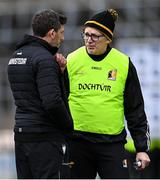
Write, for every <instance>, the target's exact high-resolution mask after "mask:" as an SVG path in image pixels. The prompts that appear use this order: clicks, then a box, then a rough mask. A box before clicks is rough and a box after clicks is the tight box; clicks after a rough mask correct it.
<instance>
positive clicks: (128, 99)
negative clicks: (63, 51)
mask: <svg viewBox="0 0 160 180" xmlns="http://www.w3.org/2000/svg"><path fill="white" fill-rule="evenodd" d="M110 50H111V48H110V47H109V46H108V48H107V51H106V52H105V53H104V54H103V55H90V54H89V56H90V57H91V58H92V59H93V60H95V61H101V60H102V59H103V58H104V57H105V56H107V54H108V53H109V52H110ZM64 78H65V85H66V89H67V94H68V95H69V79H68V72H67V69H66V71H65V76H64ZM124 115H125V118H126V121H127V126H128V129H129V131H130V134H131V136H132V138H133V140H134V143H135V147H136V150H137V152H144V151H146V152H147V151H148V150H149V141H150V136H149V127H148V122H147V118H146V114H145V111H144V101H143V96H142V92H141V88H140V83H139V79H138V76H137V72H136V69H135V67H134V65H133V64H132V62H131V61H130V60H129V70H128V76H127V80H126V84H125V90H124ZM126 135H127V134H126V130H125V129H124V130H123V131H122V132H121V133H120V134H119V135H104V134H96V133H89V132H82V131H74V133H73V136H72V138H79V139H85V140H88V141H91V142H94V143H95V142H103V143H104V142H107V143H112V142H119V141H121V142H124V143H125V142H126Z"/></svg>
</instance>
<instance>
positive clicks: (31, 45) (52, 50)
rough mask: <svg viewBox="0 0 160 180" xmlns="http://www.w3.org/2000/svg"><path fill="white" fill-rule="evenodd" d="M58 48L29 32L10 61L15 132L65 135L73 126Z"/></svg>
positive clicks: (9, 72) (9, 71) (9, 73)
mask: <svg viewBox="0 0 160 180" xmlns="http://www.w3.org/2000/svg"><path fill="white" fill-rule="evenodd" d="M57 50H58V48H56V47H52V46H50V45H49V44H48V43H47V42H46V41H44V40H42V39H40V38H37V37H34V36H30V35H25V36H24V39H23V40H22V42H21V43H19V44H18V45H17V48H16V51H15V52H14V53H13V56H12V57H11V59H10V61H9V64H8V79H9V82H10V85H11V90H12V93H13V96H14V99H15V105H16V107H17V108H16V115H15V128H14V129H15V132H21V133H23V132H24V133H27V132H30V133H38V132H39V133H41V132H44V133H45V132H50V133H53V134H56V135H57V136H61V134H63V133H66V132H69V131H71V130H72V128H73V124H72V119H71V117H70V115H69V113H68V108H67V101H66V99H65V95H64V87H63V81H62V75H61V71H60V68H59V65H58V64H57V62H56V61H55V59H54V58H53V57H54V55H55V54H56V52H57Z"/></svg>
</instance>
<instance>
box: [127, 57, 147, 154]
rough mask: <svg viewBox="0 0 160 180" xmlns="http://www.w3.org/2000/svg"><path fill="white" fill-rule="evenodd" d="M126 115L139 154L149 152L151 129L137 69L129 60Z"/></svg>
mask: <svg viewBox="0 0 160 180" xmlns="http://www.w3.org/2000/svg"><path fill="white" fill-rule="evenodd" d="M124 113H125V118H126V120H127V126H128V129H129V131H130V134H131V137H132V138H133V141H134V145H135V148H136V150H137V152H147V151H148V150H149V143H150V137H149V127H148V122H147V118H146V114H145V111H144V101H143V96H142V92H141V88H140V83H139V79H138V76H137V72H136V68H135V67H134V65H133V64H132V62H131V61H130V60H129V71H128V77H127V80H126V85H125V91H124Z"/></svg>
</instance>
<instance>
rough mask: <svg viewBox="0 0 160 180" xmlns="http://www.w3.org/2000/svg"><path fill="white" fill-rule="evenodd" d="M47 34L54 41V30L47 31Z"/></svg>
mask: <svg viewBox="0 0 160 180" xmlns="http://www.w3.org/2000/svg"><path fill="white" fill-rule="evenodd" d="M48 34H49V36H50V37H51V38H53V39H54V37H55V35H56V32H55V30H54V29H50V30H49V31H48Z"/></svg>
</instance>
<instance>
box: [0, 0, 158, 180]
mask: <svg viewBox="0 0 160 180" xmlns="http://www.w3.org/2000/svg"><path fill="white" fill-rule="evenodd" d="M48 8H51V9H53V10H56V11H58V12H62V13H64V14H65V15H66V16H67V17H68V23H67V25H66V27H65V41H64V43H63V45H62V47H61V48H60V52H62V53H63V54H64V55H67V53H69V52H70V51H72V50H74V49H76V48H78V47H79V46H81V45H82V44H83V42H82V39H81V36H80V32H81V29H82V25H83V23H84V22H85V21H86V20H87V19H88V17H89V16H90V15H92V14H93V13H95V12H97V11H101V10H104V9H105V8H106V9H107V8H114V9H116V10H117V11H118V13H119V18H118V22H117V25H116V28H115V35H114V41H113V45H114V46H115V47H116V48H119V49H120V50H121V51H123V52H124V53H127V54H128V55H129V56H130V57H131V60H132V61H133V63H134V64H135V66H136V68H137V71H138V75H139V78H140V83H141V85H142V91H143V95H144V99H145V109H146V113H147V116H148V120H149V124H150V127H151V129H150V131H151V138H152V140H155V142H156V143H155V144H153V148H152V152H151V153H152V154H151V155H152V156H151V158H152V159H151V160H152V162H153V163H155V167H154V168H153V166H152V165H151V167H150V168H149V169H148V170H146V172H145V173H146V174H145V176H146V178H153V177H156V176H157V177H159V178H160V175H159V174H158V172H160V169H159V170H158V168H160V145H159V141H160V30H159V27H160V0H152V1H150V0H87V1H86V0H0V178H8V179H9V178H16V173H15V162H14V142H13V132H12V128H13V124H14V110H15V106H14V104H13V99H12V94H11V91H10V89H9V86H8V81H7V75H6V69H7V63H8V60H9V58H10V56H11V53H12V52H13V49H14V47H15V44H16V42H18V41H19V40H20V39H21V38H22V36H23V35H24V34H25V33H31V29H30V20H31V17H32V15H33V14H34V13H35V12H36V11H37V10H42V9H48ZM153 163H152V164H153ZM158 163H159V165H158ZM134 173H135V172H134ZM134 173H133V177H134V178H136V177H140V174H138V175H137V174H136V173H135V174H134Z"/></svg>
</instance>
